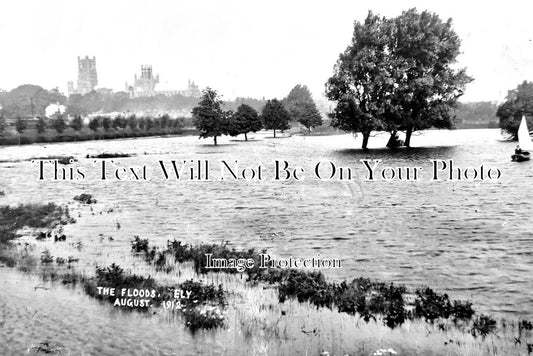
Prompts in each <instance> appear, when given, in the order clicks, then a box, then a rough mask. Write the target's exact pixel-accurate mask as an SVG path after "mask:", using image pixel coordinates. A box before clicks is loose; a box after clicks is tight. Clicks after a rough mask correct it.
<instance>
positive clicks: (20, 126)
mask: <svg viewBox="0 0 533 356" xmlns="http://www.w3.org/2000/svg"><path fill="white" fill-rule="evenodd" d="M27 127H28V124H27V122H26V120H23V119H22V118H20V117H18V118H17V122H16V123H15V129H16V130H17V132H18V133H19V135H22V133H23V132H24V130H26V128H27Z"/></svg>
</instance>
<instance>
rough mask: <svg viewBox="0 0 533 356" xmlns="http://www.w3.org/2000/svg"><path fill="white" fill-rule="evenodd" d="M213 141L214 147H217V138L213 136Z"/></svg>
mask: <svg viewBox="0 0 533 356" xmlns="http://www.w3.org/2000/svg"><path fill="white" fill-rule="evenodd" d="M213 141H214V142H215V146H216V145H217V137H216V136H213Z"/></svg>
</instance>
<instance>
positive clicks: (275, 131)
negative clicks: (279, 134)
mask: <svg viewBox="0 0 533 356" xmlns="http://www.w3.org/2000/svg"><path fill="white" fill-rule="evenodd" d="M274 138H276V129H274Z"/></svg>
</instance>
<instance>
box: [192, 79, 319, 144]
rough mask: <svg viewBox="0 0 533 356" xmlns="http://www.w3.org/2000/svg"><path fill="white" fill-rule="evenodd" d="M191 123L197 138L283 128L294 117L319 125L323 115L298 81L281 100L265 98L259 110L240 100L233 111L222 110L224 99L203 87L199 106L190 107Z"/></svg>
mask: <svg viewBox="0 0 533 356" xmlns="http://www.w3.org/2000/svg"><path fill="white" fill-rule="evenodd" d="M192 117H193V123H194V125H195V127H196V128H197V129H198V131H199V132H200V134H199V136H200V138H208V137H212V138H213V143H214V144H215V145H217V138H218V137H219V136H222V135H230V136H238V135H241V134H242V135H244V139H245V140H246V141H248V133H250V132H257V131H259V130H262V129H267V130H273V135H274V137H276V131H284V130H288V129H290V128H291V121H296V122H299V123H301V124H302V125H303V126H305V127H306V128H307V129H308V130H309V132H311V129H312V128H314V127H317V126H320V125H322V116H321V115H320V112H319V111H318V109H317V107H316V104H315V102H314V101H313V99H312V97H311V93H310V91H309V89H308V88H307V87H306V86H302V85H297V86H296V87H294V88H293V89H292V90H291V92H290V93H289V95H288V96H287V97H286V98H285V99H283V100H282V101H280V100H278V99H271V100H267V102H266V103H265V105H264V106H263V107H262V109H261V113H260V114H259V112H258V111H257V110H256V109H254V108H252V107H251V106H250V105H247V104H241V105H240V106H239V107H238V108H237V110H236V111H233V110H224V102H223V101H222V98H221V96H220V95H219V94H218V92H217V91H216V90H214V89H211V88H209V87H208V88H206V89H205V90H203V91H202V98H201V100H200V102H199V103H198V106H196V107H194V108H193V110H192Z"/></svg>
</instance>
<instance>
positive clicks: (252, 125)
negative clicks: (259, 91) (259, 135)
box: [228, 104, 263, 141]
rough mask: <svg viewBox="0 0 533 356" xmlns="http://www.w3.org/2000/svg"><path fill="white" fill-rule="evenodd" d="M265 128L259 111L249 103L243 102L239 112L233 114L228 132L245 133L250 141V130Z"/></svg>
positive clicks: (232, 134) (234, 134) (233, 133)
mask: <svg viewBox="0 0 533 356" xmlns="http://www.w3.org/2000/svg"><path fill="white" fill-rule="evenodd" d="M262 128H263V123H262V122H261V118H260V117H259V114H258V113H257V111H255V109H254V108H252V107H251V106H249V105H246V104H241V105H240V106H239V107H238V108H237V112H235V113H234V114H233V115H231V118H230V120H229V129H228V132H229V134H230V135H231V136H237V135H240V134H244V140H245V141H248V132H257V131H259V130H261V129H262Z"/></svg>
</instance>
